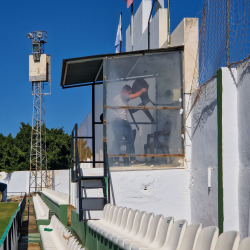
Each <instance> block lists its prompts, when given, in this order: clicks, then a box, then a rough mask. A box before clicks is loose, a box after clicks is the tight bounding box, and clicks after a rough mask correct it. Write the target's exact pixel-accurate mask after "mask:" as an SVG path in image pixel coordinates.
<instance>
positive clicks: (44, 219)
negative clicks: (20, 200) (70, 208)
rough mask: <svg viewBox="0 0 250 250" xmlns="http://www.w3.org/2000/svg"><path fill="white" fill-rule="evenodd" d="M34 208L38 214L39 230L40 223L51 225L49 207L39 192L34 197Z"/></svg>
mask: <svg viewBox="0 0 250 250" xmlns="http://www.w3.org/2000/svg"><path fill="white" fill-rule="evenodd" d="M33 204H34V210H35V215H36V225H37V229H38V230H39V226H40V225H49V223H50V219H49V208H48V206H47V205H46V204H45V203H44V201H43V200H42V199H41V197H40V196H39V195H38V194H37V195H36V196H34V197H33Z"/></svg>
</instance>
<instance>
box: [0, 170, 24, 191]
mask: <svg viewBox="0 0 250 250" xmlns="http://www.w3.org/2000/svg"><path fill="white" fill-rule="evenodd" d="M0 182H2V183H6V184H7V185H8V187H7V192H8V195H19V194H18V193H16V194H11V193H9V192H26V193H28V192H29V171H16V172H12V173H9V174H7V173H5V172H0Z"/></svg>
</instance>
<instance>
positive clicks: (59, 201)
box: [42, 188, 69, 205]
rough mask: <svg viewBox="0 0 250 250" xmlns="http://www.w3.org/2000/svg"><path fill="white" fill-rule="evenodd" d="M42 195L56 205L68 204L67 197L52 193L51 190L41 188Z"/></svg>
mask: <svg viewBox="0 0 250 250" xmlns="http://www.w3.org/2000/svg"><path fill="white" fill-rule="evenodd" d="M42 193H43V194H44V195H46V196H47V197H48V198H50V199H51V200H52V201H54V202H55V203H57V204H58V205H68V204H69V195H68V194H65V193H61V192H58V191H54V190H52V189H47V188H43V190H42Z"/></svg>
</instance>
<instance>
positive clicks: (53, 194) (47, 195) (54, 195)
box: [41, 188, 69, 226]
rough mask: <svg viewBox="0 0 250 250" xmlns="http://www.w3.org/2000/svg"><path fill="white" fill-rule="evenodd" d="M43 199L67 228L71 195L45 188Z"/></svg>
mask: <svg viewBox="0 0 250 250" xmlns="http://www.w3.org/2000/svg"><path fill="white" fill-rule="evenodd" d="M41 198H42V199H43V200H44V202H45V203H46V204H47V205H48V206H49V208H50V209H51V210H52V211H53V212H54V213H55V214H56V215H57V216H58V218H59V220H60V221H61V222H62V223H63V224H64V225H65V226H66V225H67V206H68V204H69V195H68V194H65V193H61V192H57V191H54V190H51V189H47V188H43V190H42V192H41Z"/></svg>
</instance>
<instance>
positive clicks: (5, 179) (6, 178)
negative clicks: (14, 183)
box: [3, 173, 12, 183]
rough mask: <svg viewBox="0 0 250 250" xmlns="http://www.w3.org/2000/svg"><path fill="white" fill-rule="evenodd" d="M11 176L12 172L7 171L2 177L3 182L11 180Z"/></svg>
mask: <svg viewBox="0 0 250 250" xmlns="http://www.w3.org/2000/svg"><path fill="white" fill-rule="evenodd" d="M11 176H12V173H8V174H7V175H6V177H5V178H4V179H3V180H4V181H5V182H8V183H9V182H10V181H11Z"/></svg>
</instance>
